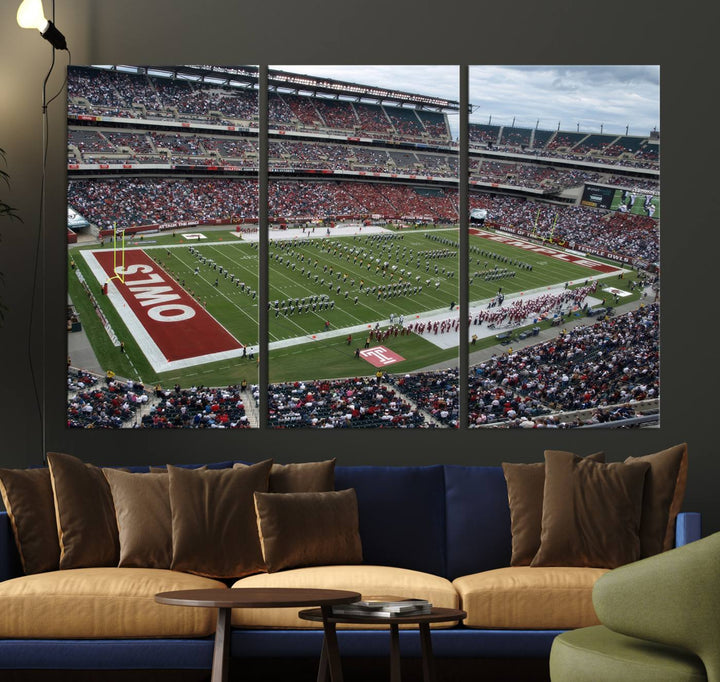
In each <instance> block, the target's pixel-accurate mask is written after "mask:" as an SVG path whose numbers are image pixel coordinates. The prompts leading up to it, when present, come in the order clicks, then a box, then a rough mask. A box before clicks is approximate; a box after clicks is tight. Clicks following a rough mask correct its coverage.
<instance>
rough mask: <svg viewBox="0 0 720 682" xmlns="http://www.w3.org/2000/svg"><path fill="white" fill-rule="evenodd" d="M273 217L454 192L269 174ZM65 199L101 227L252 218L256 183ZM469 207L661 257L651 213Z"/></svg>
mask: <svg viewBox="0 0 720 682" xmlns="http://www.w3.org/2000/svg"><path fill="white" fill-rule="evenodd" d="M270 202H271V205H270V216H271V219H273V220H285V221H302V220H317V219H327V218H331V219H337V218H342V217H347V218H354V219H364V218H368V217H370V216H380V217H382V218H384V219H387V220H403V219H405V220H412V219H418V220H422V221H424V222H454V221H456V220H457V208H456V206H457V202H456V193H455V192H454V191H452V190H446V189H445V190H432V191H431V190H426V189H425V190H423V189H416V188H414V187H411V186H408V185H394V184H379V183H370V182H368V183H364V182H334V181H328V182H321V181H307V180H302V181H286V180H282V181H273V182H271V183H270ZM68 203H69V205H70V206H71V207H72V208H74V209H75V210H76V211H77V212H78V213H80V214H81V215H83V216H84V217H85V218H87V219H88V220H89V221H90V222H91V223H93V224H96V225H98V226H99V227H101V228H103V229H107V228H110V227H112V225H113V223H116V224H117V226H118V227H132V226H134V225H148V224H155V223H165V222H172V221H176V220H227V221H228V222H233V221H237V220H240V219H256V218H257V212H258V207H257V183H256V182H255V181H254V180H245V179H227V178H225V179H219V178H218V179H208V178H202V179H199V178H198V179H145V178H143V179H141V178H123V179H112V180H109V179H87V180H71V181H70V183H69V188H68ZM470 206H471V208H485V209H487V211H488V219H487V220H486V223H487V224H488V225H489V226H491V227H497V228H501V229H502V228H511V229H513V230H514V231H516V232H519V233H521V234H523V235H525V236H529V237H534V238H536V239H542V240H552V241H555V242H557V243H560V244H566V245H567V246H569V247H570V248H575V249H581V248H584V249H587V250H590V251H593V250H596V249H602V250H604V251H605V252H607V253H609V254H615V255H617V256H620V257H623V258H627V259H631V260H633V261H638V262H640V263H646V264H647V263H654V262H657V260H658V258H659V231H658V223H657V221H656V220H655V219H653V218H650V217H648V216H641V215H636V214H630V213H619V212H607V213H599V212H598V211H597V210H594V209H589V208H585V207H582V206H559V205H552V204H545V203H539V202H529V201H524V200H523V199H519V198H515V197H507V196H502V195H490V194H471V197H470Z"/></svg>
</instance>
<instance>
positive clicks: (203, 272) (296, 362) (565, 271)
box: [69, 228, 631, 386]
mask: <svg viewBox="0 0 720 682" xmlns="http://www.w3.org/2000/svg"><path fill="white" fill-rule="evenodd" d="M194 232H197V233H201V234H204V235H205V237H206V239H204V240H197V241H192V242H187V241H186V240H185V239H184V238H183V237H182V236H181V235H180V234H179V233H178V234H175V235H172V234H170V235H162V236H160V235H152V236H148V237H147V238H145V239H143V240H138V239H135V240H133V242H137V243H138V244H140V243H141V245H142V247H143V248H144V250H145V252H146V253H147V254H148V255H149V256H150V257H151V258H153V259H155V260H156V261H157V262H159V263H162V265H163V267H164V268H165V269H166V270H168V271H169V272H170V273H172V275H173V276H174V277H175V278H176V280H177V281H179V282H180V283H181V284H183V286H184V287H185V289H187V290H188V291H190V292H191V293H192V294H193V295H194V296H195V297H196V298H197V299H198V300H199V301H201V303H203V305H205V307H206V308H207V310H208V311H209V313H210V314H211V315H213V316H214V317H215V318H216V319H217V320H218V321H219V322H220V323H221V324H222V325H223V326H224V327H226V328H227V329H228V331H230V333H231V334H233V335H234V336H235V337H236V338H237V339H238V340H239V341H241V342H242V343H243V344H246V345H254V344H256V343H257V340H258V331H257V317H258V307H257V306H258V296H257V295H255V296H254V297H253V295H252V293H250V292H252V291H257V290H258V275H257V270H258V268H257V266H258V247H257V244H253V243H250V242H247V241H243V240H237V238H236V237H234V236H232V235H229V234H228V231H227V230H226V231H202V230H194ZM290 234H293V235H294V239H293V240H291V241H287V242H280V241H278V242H274V241H273V242H271V244H270V265H269V273H270V281H269V299H270V301H271V302H274V301H275V300H278V301H284V302H285V303H286V304H288V302H289V301H290V300H291V299H292V305H293V307H295V311H294V313H293V314H290V311H289V308H288V311H287V312H283V310H282V307H281V306H278V310H277V313H278V314H277V315H275V312H276V309H275V308H274V307H271V309H270V311H269V332H270V338H269V341H270V342H271V343H273V342H277V341H282V340H286V339H297V338H307V339H308V341H309V339H310V338H312V336H313V335H314V334H317V333H319V332H322V331H324V330H325V329H326V324H325V323H326V322H328V323H329V329H330V330H337V331H338V332H339V333H340V332H341V331H342V330H344V329H345V328H347V327H355V326H357V325H360V326H363V327H364V328H367V327H368V326H372V325H374V324H375V323H376V322H380V323H381V324H382V325H387V324H388V322H389V316H390V314H391V313H392V314H393V315H394V316H395V317H396V318H397V316H399V315H404V318H405V324H406V325H407V324H408V323H410V322H412V321H414V319H415V316H416V315H419V314H422V313H425V312H428V311H447V312H448V316H450V313H449V309H450V304H451V303H453V302H454V303H457V300H458V282H457V276H458V258H457V241H458V233H457V229H438V228H435V229H432V230H420V229H404V230H402V231H397V232H388V235H389V236H390V237H391V238H389V239H384V240H378V239H372V238H371V237H370V236H368V235H358V236H355V237H352V236H348V237H336V236H333V235H331V236H330V237H328V238H326V237H325V235H324V232H323V231H321V230H317V231H316V233H315V238H313V239H307V238H306V237H307V235H304V234H303V232H302V231H301V230H299V229H295V230H294V231H292V232H291V233H290ZM426 235H428V236H429V238H428V236H426ZM442 240H447V241H448V242H449V243H445V242H443V241H442ZM151 242H155V243H151ZM130 246H131V245H130V243H129V240H128V241H127V242H126V247H130ZM190 247H193V248H194V249H197V250H198V252H199V253H200V254H202V255H203V256H204V257H205V258H207V259H212V260H213V261H214V263H215V264H216V266H217V269H214V268H212V267H211V266H209V265H207V264H205V265H204V264H202V263H201V262H200V260H199V259H198V258H197V257H196V256H194V255H193V254H192V253H191V251H190ZM470 247H471V251H470V259H469V271H470V273H471V277H472V282H471V284H470V286H469V292H470V301H471V303H472V302H473V301H482V300H486V299H489V298H490V297H492V296H494V295H495V294H497V292H498V290H499V289H500V288H502V292H503V293H504V294H505V295H508V294H512V293H514V292H521V291H529V290H533V289H543V288H545V287H548V286H550V285H553V284H557V283H564V282H573V286H575V285H577V284H582V283H583V282H584V281H585V279H586V278H587V277H589V276H592V275H595V274H596V273H595V272H594V271H592V270H589V269H587V268H585V267H582V266H578V265H574V264H571V263H566V262H563V261H560V260H556V259H553V258H551V257H549V256H547V255H541V254H535V253H533V252H529V251H525V250H523V249H519V248H517V247H514V246H510V245H506V244H502V243H498V242H492V241H489V240H487V239H483V238H481V237H479V236H474V235H471V236H470ZM90 248H97V245H93V246H92V247H90ZM104 248H110V245H109V244H106V245H105V247H104ZM433 250H436V251H437V250H445V251H447V253H444V254H443V255H442V257H440V258H434V259H431V258H428V257H427V255H428V254H427V252H429V251H433ZM482 250H484V251H485V254H482V253H480V251H482ZM74 251H75V250H74V249H73V250H72V251H71V254H72V253H73V252H74ZM73 258H74V261H75V263H76V266H77V267H78V269H80V270H81V271H82V272H83V273H84V275H85V277H86V279H87V281H88V282H91V283H93V285H94V286H95V287H96V288H97V289H98V290H99V285H98V284H97V282H94V279H93V276H92V274H91V273H90V271H89V268H87V267H86V265H85V262H84V259H83V258H82V257H80V256H79V255H77V254H75V255H73ZM503 258H505V259H508V262H505V261H503V260H502V259H503ZM280 259H282V261H281V260H280ZM378 260H379V262H376V261H378ZM509 261H514V262H509ZM385 263H387V266H385V265H384V264H385ZM418 263H419V264H418ZM520 263H522V264H528V265H532V270H529V269H527V268H524V267H521V266H520V265H519V264H520ZM220 267H222V268H223V269H224V270H226V271H227V272H228V273H229V274H228V277H227V278H226V277H225V276H224V274H220ZM393 267H394V268H395V269H394V270H393ZM436 267H437V272H436V271H435V268H436ZM496 267H497V268H498V269H502V268H505V269H507V270H508V272H514V273H515V274H514V276H513V277H506V278H504V279H500V280H494V281H487V280H486V279H485V275H486V274H487V273H490V272H493V271H495V270H494V269H495V268H496ZM196 268H199V272H198V273H197V274H195V269H196ZM303 269H304V270H305V272H304V273H303ZM331 270H332V274H331ZM402 270H404V272H402ZM476 273H477V274H476ZM230 274H232V275H233V276H234V279H235V280H236V281H235V282H233V281H231V279H233V278H231V277H230ZM383 275H384V276H383ZM391 275H392V276H391ZM316 278H317V281H316ZM69 279H70V282H69V291H70V295H71V297H72V300H73V302H74V303H75V304H76V306H77V307H78V309H79V310H80V312H81V319H82V321H83V324H84V326H85V329H86V330H87V331H88V334H89V337H90V338H91V340H92V343H93V347H94V348H95V352H96V355H97V356H98V359H99V361H100V363H101V365H102V366H103V367H104V368H105V369H113V371H115V372H116V373H117V374H119V375H121V376H130V377H134V378H141V379H142V380H143V381H145V382H146V383H155V382H158V381H161V382H164V383H166V384H168V383H170V384H174V383H180V384H181V385H183V386H186V385H192V384H199V383H202V384H205V385H227V384H231V383H238V382H239V381H240V380H241V379H243V378H246V379H247V380H248V381H249V382H251V383H252V382H254V381H255V380H256V370H255V368H254V367H252V368H251V367H250V366H249V364H251V361H248V360H243V359H238V360H233V361H222V362H216V363H211V364H207V365H202V366H198V367H194V368H187V369H183V370H178V371H175V372H171V373H166V374H163V375H159V376H158V375H157V374H156V373H154V372H153V371H152V369H151V368H150V367H149V364H148V363H147V361H146V359H145V357H144V355H143V354H142V352H141V351H140V349H139V348H137V345H136V344H135V342H134V340H133V339H132V338H130V336H129V334H128V332H127V330H126V329H125V327H124V325H123V323H122V322H121V320H120V319H119V316H118V315H117V313H116V312H115V311H114V310H113V309H112V306H110V305H109V302H108V301H107V299H105V298H103V297H102V296H98V301H99V302H100V304H101V305H102V306H103V310H104V311H105V313H106V315H107V317H108V319H109V320H110V322H111V324H112V325H113V328H114V329H115V330H116V333H117V334H118V337H119V338H121V339H122V340H123V341H124V342H125V351H126V352H125V354H124V355H125V357H123V354H122V353H120V351H119V350H118V349H117V348H116V347H114V346H112V344H111V343H110V342H109V340H108V338H107V334H106V333H105V331H104V330H103V329H102V327H101V326H100V324H99V320H98V319H97V315H95V313H94V312H93V311H92V308H91V307H90V305H89V302H88V301H87V296H86V295H85V294H84V293H82V292H81V289H80V287H79V284H78V283H77V281H76V278H75V277H74V273H73V272H72V271H70V277H69ZM74 280H75V281H74ZM322 280H324V282H322ZM361 280H362V289H361V288H360V284H361ZM238 282H242V283H243V284H244V285H245V289H244V291H243V289H242V287H241V286H238ZM399 282H401V283H406V284H409V285H410V286H411V287H418V288H419V287H420V286H422V291H419V290H418V291H417V292H416V293H411V292H405V293H403V294H402V295H397V296H388V297H387V298H384V297H382V296H381V297H380V298H378V295H377V287H381V286H388V285H390V284H391V283H399ZM612 283H613V284H615V282H612ZM626 284H627V283H626ZM338 287H339V288H340V291H339V292H338ZM373 287H375V288H376V290H375V292H373V293H368V290H369V289H370V290H372V288H373ZM621 288H625V287H624V286H622V287H621ZM346 292H347V297H346V296H345V293H346ZM322 296H327V297H328V300H329V301H334V303H335V305H334V307H327V308H323V307H322V306H321V305H319V302H320V300H321V298H320V297H322ZM312 297H315V304H316V309H315V310H314V311H313V310H312ZM355 297H357V303H355ZM302 298H305V299H306V304H307V308H308V309H307V311H305V310H304V309H303V312H298V310H297V306H296V305H295V299H302ZM625 300H628V301H629V300H631V299H625ZM288 305H289V304H288ZM353 333H354V334H355V336H356V338H358V340H360V339H359V337H360V336H361V335H362V334H364V332H357V331H356V332H353ZM345 339H346V333H345V332H342V333H341V335H340V336H339V337H337V338H334V339H329V340H325V341H322V342H320V341H316V342H312V343H305V344H301V345H294V346H291V347H288V348H281V349H275V350H273V351H272V352H271V355H270V376H271V380H272V381H280V380H292V379H295V378H303V379H307V378H310V377H314V378H326V377H336V376H351V375H353V374H355V373H357V372H358V371H360V368H363V370H364V371H365V373H366V374H373V373H374V368H373V367H372V366H371V365H369V364H368V363H366V362H365V361H362V360H358V359H357V358H354V357H353V351H354V347H353V346H354V344H353V346H351V347H349V348H348V346H347V344H346V340H345ZM394 344H395V345H397V349H396V347H395V345H394ZM384 345H387V346H388V347H389V348H391V349H393V350H396V352H398V353H399V354H400V355H402V356H403V357H405V358H407V360H406V362H403V363H398V364H397V365H393V366H392V371H393V372H395V371H397V372H405V371H411V370H413V369H418V368H421V367H424V366H428V365H431V364H435V363H440V362H444V361H446V360H450V359H451V358H454V357H455V356H456V354H457V350H456V349H451V350H449V351H448V350H443V349H440V348H437V347H436V346H434V345H433V344H432V343H430V342H429V341H427V340H425V339H422V338H418V337H416V336H414V335H413V336H409V337H397V339H390V340H389V343H387V344H384ZM478 347H480V346H478ZM131 363H132V364H131ZM359 363H360V364H359ZM251 374H252V376H250V375H251Z"/></svg>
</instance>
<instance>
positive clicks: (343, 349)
mask: <svg viewBox="0 0 720 682" xmlns="http://www.w3.org/2000/svg"><path fill="white" fill-rule="evenodd" d="M363 345H364V339H363V338H362V337H357V336H353V343H351V344H348V343H347V340H346V337H340V338H332V339H325V340H322V341H315V342H313V343H309V344H303V345H299V346H289V347H287V348H280V349H276V350H272V351H270V382H271V383H279V382H286V381H303V380H312V379H320V378H321V379H337V378H343V377H352V376H370V375H373V374H375V372H377V368H376V367H374V366H373V365H371V364H370V363H369V362H367V361H366V360H363V359H362V358H358V357H355V350H356V349H357V348H362V347H363ZM376 345H379V344H378V343H377V342H373V343H372V344H371V346H370V347H371V348H372V347H373V346H376ZM382 345H383V346H385V347H386V348H389V349H390V350H392V351H394V352H395V353H397V354H398V355H400V356H401V357H403V358H405V360H404V361H403V362H397V363H395V364H393V365H391V366H388V367H387V368H386V371H388V372H390V373H392V374H403V373H405V372H413V371H415V370H418V369H421V368H423V367H426V366H428V365H430V364H434V363H436V362H442V361H447V363H448V367H457V348H451V349H449V350H441V349H439V348H437V346H435V345H434V344H432V343H430V341H427V340H425V339H424V338H422V336H419V335H416V334H411V335H406V336H402V335H400V334H398V336H396V337H394V336H391V337H389V338H388V339H387V340H385V341H383V342H382Z"/></svg>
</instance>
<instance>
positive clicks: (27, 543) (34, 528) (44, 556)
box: [0, 469, 60, 575]
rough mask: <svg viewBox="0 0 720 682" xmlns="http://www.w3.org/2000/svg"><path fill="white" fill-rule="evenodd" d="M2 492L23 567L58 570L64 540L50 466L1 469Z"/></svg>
mask: <svg viewBox="0 0 720 682" xmlns="http://www.w3.org/2000/svg"><path fill="white" fill-rule="evenodd" d="M0 493H1V494H2V499H3V503H4V504H5V509H6V511H7V513H8V516H9V518H10V525H11V526H12V529H13V534H14V535H15V544H16V545H17V548H18V553H19V554H20V561H21V562H22V567H23V570H24V571H25V573H26V574H27V575H30V574H31V573H45V572H47V571H57V569H58V565H59V563H60V543H59V542H58V531H57V525H56V523H55V502H54V501H53V491H52V485H51V483H50V471H49V470H48V469H0Z"/></svg>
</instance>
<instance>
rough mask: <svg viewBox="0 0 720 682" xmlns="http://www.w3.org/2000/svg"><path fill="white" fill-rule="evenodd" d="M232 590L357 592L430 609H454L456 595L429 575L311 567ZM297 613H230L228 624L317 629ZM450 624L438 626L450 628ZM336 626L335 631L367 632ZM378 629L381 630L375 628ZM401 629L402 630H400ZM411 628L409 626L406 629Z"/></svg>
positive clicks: (255, 580) (380, 569)
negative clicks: (408, 601)
mask: <svg viewBox="0 0 720 682" xmlns="http://www.w3.org/2000/svg"><path fill="white" fill-rule="evenodd" d="M233 587H315V588H326V589H337V590H352V591H354V592H360V594H361V595H362V596H363V597H364V598H368V597H373V596H384V595H388V596H390V595H392V596H397V597H416V598H419V599H427V600H428V601H430V602H431V603H432V604H433V605H434V606H443V607H447V608H457V605H458V596H457V592H456V591H455V589H454V588H453V586H452V585H451V583H450V581H449V580H446V579H445V578H440V577H438V576H436V575H430V574H429V573H421V572H420V571H411V570H409V569H407V568H392V567H388V566H363V565H360V566H311V567H307V568H295V569H292V570H289V571H279V572H277V573H261V574H259V575H251V576H248V577H247V578H243V579H242V580H238V581H237V582H236V583H235V584H234V585H233ZM299 610H300V609H234V610H233V615H232V624H233V625H236V626H240V627H268V628H317V627H320V624H319V623H311V622H308V621H306V620H301V619H300V618H298V616H297V614H298V611H299ZM452 625H453V623H447V624H445V623H442V624H440V626H444V627H450V626H452ZM371 627H373V626H371V625H338V628H371ZM375 627H378V628H382V627H385V626H382V625H378V626H375ZM401 627H404V626H401ZM409 627H413V626H409Z"/></svg>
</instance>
